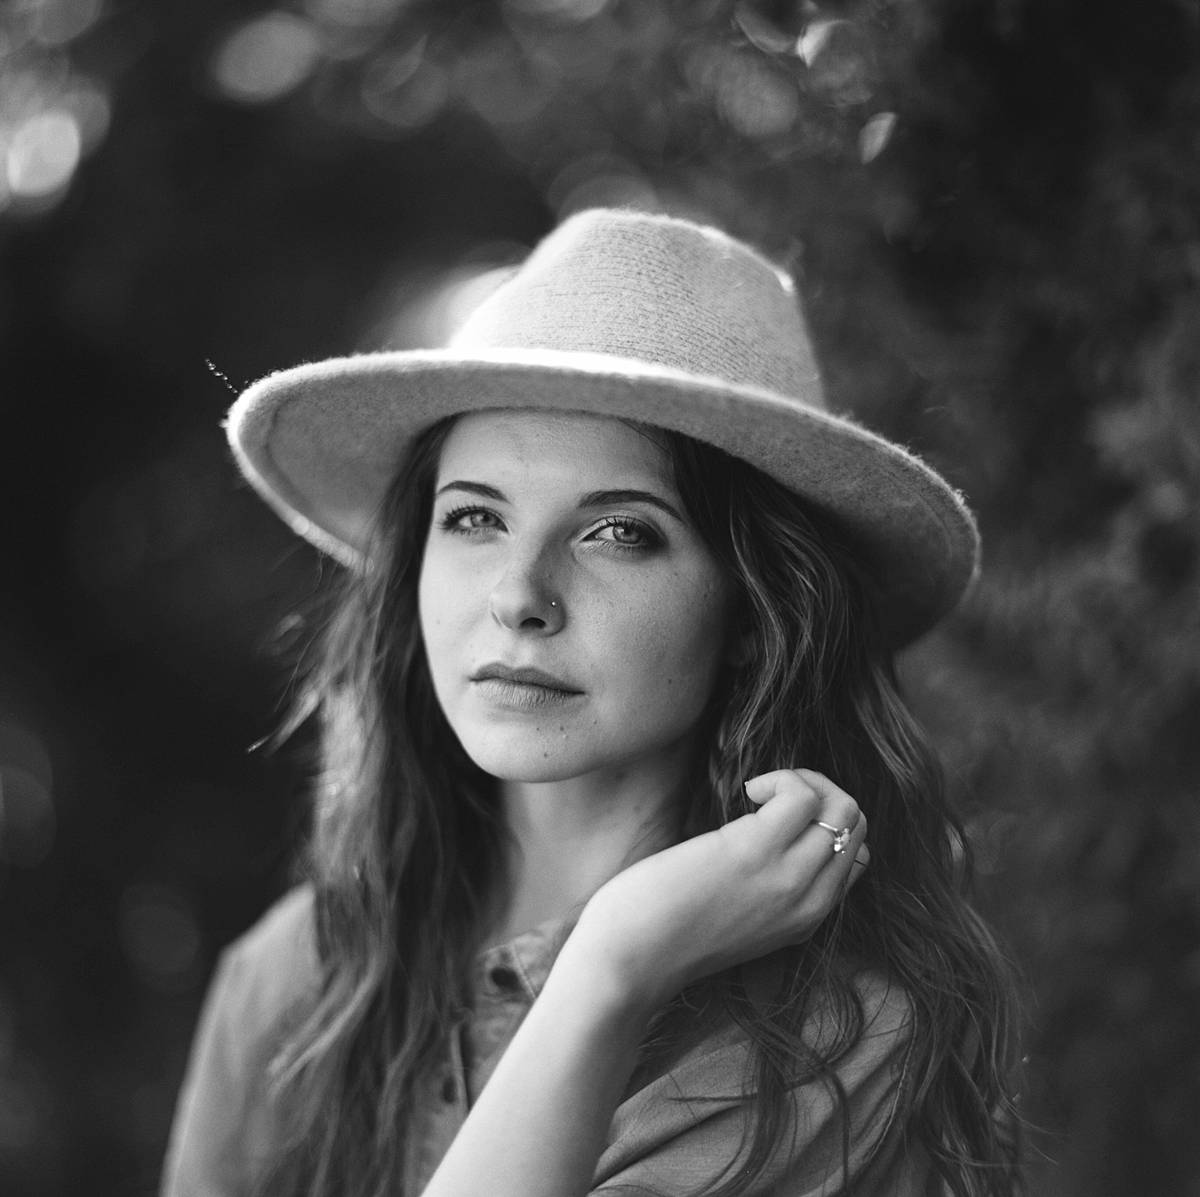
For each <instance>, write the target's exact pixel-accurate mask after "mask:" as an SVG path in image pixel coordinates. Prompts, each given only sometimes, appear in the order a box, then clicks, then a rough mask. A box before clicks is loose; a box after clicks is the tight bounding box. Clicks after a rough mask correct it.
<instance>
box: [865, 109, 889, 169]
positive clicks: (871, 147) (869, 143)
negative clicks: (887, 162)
mask: <svg viewBox="0 0 1200 1197" xmlns="http://www.w3.org/2000/svg"><path fill="white" fill-rule="evenodd" d="M895 127H896V114H895V113H894V112H877V113H876V114H875V115H874V116H873V117H871V119H870V120H869V121H867V123H866V124H865V125H863V127H862V128H861V129H860V130H859V132H858V156H859V158H860V159H862V161H863V162H864V163H866V162H871V161H873V160H874V159H876V158H878V157H879V155H880V154H882V153H883V151H884V149H885V148H886V147H887V143H888V142H889V141H891V139H892V130H893V129H894V128H895Z"/></svg>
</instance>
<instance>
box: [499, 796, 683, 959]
mask: <svg viewBox="0 0 1200 1197" xmlns="http://www.w3.org/2000/svg"><path fill="white" fill-rule="evenodd" d="M680 790H681V787H680V783H679V781H678V777H677V775H672V776H671V777H666V778H665V777H661V776H659V777H648V776H639V777H613V776H606V777H600V776H588V777H583V778H573V779H571V780H569V781H561V782H514V781H505V782H501V784H500V798H501V802H502V804H503V807H504V813H505V820H506V823H507V826H508V829H509V833H510V837H511V838H510V843H511V853H510V858H509V862H508V876H509V892H508V894H507V901H502V902H500V903H498V904H497V910H496V919H495V922H494V924H493V926H492V928H491V930H490V932H489V934H488V936H487V939H486V945H487V946H490V945H493V944H497V943H503V942H505V940H508V939H511V938H512V937H513V936H514V935H517V934H520V932H522V931H526V930H528V929H529V928H531V927H534V926H537V924H539V923H543V922H546V921H547V920H549V919H555V918H566V917H569V916H572V915H577V914H578V913H579V911H580V910H582V909H583V906H584V904H585V903H586V902H587V900H588V899H589V898H590V897H591V896H592V894H593V893H595V892H596V890H597V889H599V888H600V886H602V885H603V884H604V883H605V882H606V881H608V880H609V879H610V878H611V877H614V876H616V874H617V873H619V872H620V871H621V870H622V869H624V868H628V866H629V865H631V864H633V863H634V862H635V861H637V860H640V859H641V858H642V857H644V856H649V855H650V854H651V853H653V852H657V851H659V850H661V849H662V848H665V847H667V846H668V845H670V844H672V843H675V842H677V841H678V839H679V835H680V828H679V818H678V811H679V810H680V808H681V805H682V803H681V798H682V797H683V795H682V794H681V792H680Z"/></svg>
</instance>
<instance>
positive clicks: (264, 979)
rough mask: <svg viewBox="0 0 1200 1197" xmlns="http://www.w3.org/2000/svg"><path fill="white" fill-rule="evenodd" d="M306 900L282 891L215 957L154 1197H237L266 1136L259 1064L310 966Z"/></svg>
mask: <svg viewBox="0 0 1200 1197" xmlns="http://www.w3.org/2000/svg"><path fill="white" fill-rule="evenodd" d="M310 913H311V911H310V906H309V903H308V901H307V898H306V896H305V895H304V894H303V893H302V892H299V891H298V892H296V893H294V894H293V895H289V896H288V897H286V898H285V899H284V900H283V901H281V902H280V903H279V904H278V905H277V906H276V907H274V908H273V909H272V910H271V911H270V912H269V913H268V914H267V915H266V916H265V917H264V919H263V920H262V921H261V922H260V923H259V924H258V925H257V926H256V927H255V928H253V929H252V930H251V931H250V932H249V933H248V934H247V935H246V936H243V937H242V939H240V940H238V941H237V942H236V943H235V944H233V945H232V946H231V947H229V948H226V949H225V951H224V952H223V953H222V954H221V956H220V958H219V959H218V962H217V967H216V970H215V972H214V974H213V979H212V981H211V982H210V984H209V989H208V994H207V996H206V997H205V1000H204V1006H203V1009H202V1010H201V1014H200V1021H199V1024H198V1026H197V1030H196V1034H195V1037H194V1039H193V1041H192V1048H191V1054H190V1056H189V1060H188V1066H187V1071H186V1073H185V1075H184V1081H183V1086H182V1088H181V1089H180V1094H179V1100H178V1103H177V1105H176V1109H175V1121H174V1123H173V1125H172V1128H171V1136H170V1141H169V1143H168V1147H167V1156H166V1162H165V1165H164V1169H163V1175H162V1184H161V1187H160V1193H161V1197H246V1195H248V1194H250V1193H251V1192H252V1191H253V1188H254V1185H255V1182H256V1180H257V1179H258V1175H259V1170H260V1168H261V1165H262V1163H263V1161H264V1160H265V1159H266V1157H267V1155H268V1154H269V1150H270V1145H271V1143H272V1141H273V1139H274V1124H273V1109H272V1106H271V1103H270V1100H269V1093H268V1086H267V1065H268V1063H269V1061H270V1057H271V1054H272V1052H273V1049H274V1045H275V1044H276V1042H277V1041H278V1035H279V1032H280V1028H281V1026H282V1025H283V1016H284V1014H285V1013H286V1011H287V1010H288V1008H289V1005H290V1003H291V1002H292V1001H293V1000H294V998H295V995H296V993H297V992H298V991H300V990H301V989H302V987H303V985H304V984H306V983H307V982H308V980H309V978H310V976H311V972H312V969H313V955H312V952H311V948H310V940H311V934H310V932H309V927H308V925H307V921H308V919H309V917H310Z"/></svg>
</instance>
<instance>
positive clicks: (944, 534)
mask: <svg viewBox="0 0 1200 1197" xmlns="http://www.w3.org/2000/svg"><path fill="white" fill-rule="evenodd" d="M814 385H815V383H814ZM498 408H527V409H544V410H554V411H578V412H588V413H594V414H599V415H605V416H614V417H618V418H624V419H629V420H637V421H642V422H644V423H648V424H654V425H657V426H659V427H663V428H669V429H673V430H674V431H676V432H681V433H684V434H685V435H687V436H690V437H692V438H694V439H696V440H699V441H704V442H706V443H708V444H710V445H715V446H717V447H718V448H720V449H723V450H725V451H726V452H728V453H730V454H732V455H734V456H735V457H739V458H741V459H743V460H745V461H748V462H750V463H751V464H752V465H754V466H756V467H757V468H758V469H760V470H762V471H763V472H764V473H766V474H768V475H770V476H771V477H772V478H774V479H775V480H776V481H778V482H780V483H782V484H783V485H784V486H786V487H788V488H790V489H791V490H793V491H796V492H797V493H799V494H801V495H803V496H804V497H805V498H807V499H808V500H809V501H811V502H812V503H814V504H815V505H816V506H817V507H819V508H821V509H822V510H824V511H825V512H827V513H828V514H830V515H831V516H833V517H834V519H835V520H837V521H838V522H839V523H840V524H841V525H842V526H843V527H844V528H845V529H846V530H847V531H848V532H849V533H850V534H851V536H852V537H853V539H854V541H855V543H856V545H857V546H858V548H859V549H860V551H862V552H864V553H865V554H866V555H867V557H868V558H869V559H870V560H869V564H870V565H871V566H872V567H873V570H874V573H875V575H876V577H877V579H878V581H879V583H880V585H881V587H882V588H883V592H884V595H885V601H886V603H887V610H886V612H885V617H886V622H887V626H888V629H889V632H890V635H891V638H892V640H893V642H894V643H895V644H896V645H897V646H899V645H902V644H905V643H908V642H909V641H911V640H913V639H915V638H916V637H917V636H919V635H921V634H922V633H923V632H925V631H927V630H928V629H929V628H930V627H932V626H933V625H934V624H935V623H936V622H937V621H938V620H939V619H940V618H941V617H942V616H944V615H945V614H946V613H947V612H949V611H950V610H951V609H952V608H953V607H954V606H955V605H956V603H957V602H958V601H959V600H960V598H961V597H962V595H963V594H964V592H965V591H966V590H967V588H968V587H969V585H970V584H971V582H972V580H973V578H974V577H975V575H976V573H977V572H978V564H979V537H978V532H977V530H976V527H975V521H974V519H973V518H972V516H971V513H970V511H969V509H968V508H967V507H966V505H965V503H964V502H963V500H962V498H961V497H960V496H959V495H958V494H957V493H956V492H955V491H954V490H953V489H952V488H951V487H950V486H949V485H948V484H947V483H946V482H945V481H944V480H943V479H942V478H941V477H940V476H939V475H938V474H937V473H935V472H934V471H933V470H932V469H930V468H929V467H928V466H927V465H925V464H924V463H923V462H922V461H921V460H920V459H919V458H917V457H915V456H914V455H913V454H911V453H909V452H907V451H906V450H905V449H903V448H901V447H900V446H898V445H896V444H893V443H892V442H890V441H887V440H885V439H884V438H882V437H880V436H878V435H876V434H875V433H873V432H870V431H868V430H867V429H865V428H863V427H861V426H860V425H858V424H856V423H854V422H853V421H851V420H849V419H846V418H844V417H842V416H836V415H832V414H829V413H827V412H825V411H821V410H817V409H816V408H813V407H809V406H806V405H803V404H801V403H798V402H797V401H795V400H793V399H788V398H785V397H783V396H780V395H777V394H774V393H773V392H770V391H765V390H760V389H757V388H752V387H745V386H737V385H733V384H730V383H729V382H727V381H724V380H720V379H714V378H707V377H702V376H695V375H691V374H686V373H684V372H682V371H678V370H671V369H668V368H663V367H653V366H648V365H646V364H645V363H643V362H639V361H634V360H628V359H623V358H617V357H612V356H609V355H607V354H583V353H574V352H571V353H568V352H556V351H550V350H490V351H483V352H475V353H470V352H468V353H463V352H461V351H455V350H423V351H404V352H398V351H394V352H385V353H374V354H359V355H355V356H353V357H346V358H333V359H329V360H326V361H321V362H315V363H310V364H307V365H302V366H297V367H294V368H292V369H289V370H283V371H280V372H278V373H275V374H271V375H268V376H267V377H266V378H263V379H261V380H260V381H258V382H256V383H255V384H253V385H252V386H251V387H249V388H248V389H247V390H246V391H245V392H244V393H243V394H242V395H241V397H240V398H239V399H238V400H237V402H236V403H235V404H234V406H233V408H232V409H231V410H230V413H229V419H228V421H227V431H228V435H229V439H230V443H231V445H232V447H233V450H234V453H235V455H236V457H237V459H238V463H239V464H240V466H241V467H242V470H243V472H244V473H245V474H246V476H247V478H248V479H249V480H250V482H251V484H252V485H253V486H254V487H255V489H256V490H257V491H258V492H259V493H260V494H261V495H262V497H263V498H264V499H265V500H266V501H267V503H269V504H270V505H271V506H272V507H273V508H274V509H275V510H276V511H277V512H278V513H279V514H280V515H281V516H282V517H283V519H284V520H285V521H286V522H287V523H288V524H289V525H290V526H291V527H292V529H293V530H294V531H295V532H297V533H298V534H299V535H301V536H303V537H305V538H306V539H307V540H309V541H311V542H312V543H313V544H315V545H316V546H317V547H318V548H320V549H322V550H323V551H325V552H327V553H329V554H331V555H332V556H334V557H335V558H337V559H338V560H339V561H341V562H343V563H344V564H346V565H350V566H354V565H355V564H357V563H358V562H360V561H361V558H362V554H363V552H364V546H365V544H366V543H367V537H368V534H369V529H370V526H371V523H372V520H373V518H374V516H375V514H376V512H377V510H378V508H379V505H380V503H381V501H382V499H383V496H384V494H385V493H386V490H387V488H388V486H389V485H390V483H391V480H392V478H393V477H394V474H395V470H396V467H397V464H398V463H399V461H400V460H401V458H402V456H403V454H404V453H405V451H406V449H407V448H408V446H409V445H410V443H411V442H412V440H413V439H414V438H415V437H416V436H418V435H419V434H420V433H421V432H422V431H424V430H425V429H427V428H428V427H430V426H431V425H432V424H434V423H436V422H437V421H438V420H441V419H443V418H445V417H447V416H451V415H457V414H462V413H466V412H475V411H486V410H493V409H498Z"/></svg>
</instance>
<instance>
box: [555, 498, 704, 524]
mask: <svg viewBox="0 0 1200 1197" xmlns="http://www.w3.org/2000/svg"><path fill="white" fill-rule="evenodd" d="M610 503H648V504H649V505H650V506H651V507H657V508H658V509H659V510H660V511H665V512H666V513H667V515H669V516H671V517H673V518H674V519H677V520H678V521H679V522H680V523H681V524H682V523H684V522H686V521H685V520H684V518H683V516H681V515H680V514H679V512H678V511H676V510H675V508H674V507H672V506H671V504H670V503H668V502H667V501H666V499H661V498H659V496H658V495H656V494H652V493H651V492H650V491H648V490H592V491H588V493H587V494H586V495H584V496H583V498H581V499H580V500H579V506H580V507H605V506H607V505H608V504H610Z"/></svg>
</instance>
